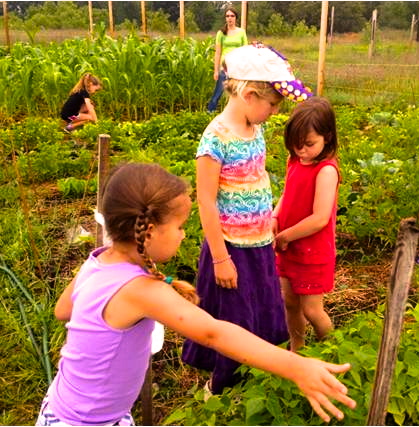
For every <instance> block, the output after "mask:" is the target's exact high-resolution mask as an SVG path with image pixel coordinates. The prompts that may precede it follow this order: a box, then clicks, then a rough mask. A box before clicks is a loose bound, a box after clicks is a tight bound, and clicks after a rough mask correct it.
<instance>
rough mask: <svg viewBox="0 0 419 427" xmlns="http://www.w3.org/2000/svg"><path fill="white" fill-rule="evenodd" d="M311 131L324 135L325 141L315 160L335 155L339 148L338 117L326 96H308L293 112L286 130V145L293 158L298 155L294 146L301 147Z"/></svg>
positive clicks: (318, 160)
mask: <svg viewBox="0 0 419 427" xmlns="http://www.w3.org/2000/svg"><path fill="white" fill-rule="evenodd" d="M311 131H314V132H316V133H317V134H318V135H321V136H323V138H324V142H325V145H324V148H323V151H322V152H321V153H320V154H319V155H318V156H317V157H316V159H315V161H316V162H320V161H321V160H324V159H326V158H332V157H335V156H336V152H337V148H338V139H337V131H336V117H335V112H334V111H333V108H332V106H331V104H330V102H329V101H328V100H327V99H326V98H322V97H319V96H313V97H311V98H308V99H307V100H305V101H303V102H301V103H299V104H298V105H297V106H296V107H295V109H294V110H293V112H292V113H291V116H290V118H289V119H288V122H287V123H286V125H285V131H284V140H285V146H286V147H287V150H288V151H289V153H290V156H291V158H295V157H297V155H296V154H295V151H294V147H295V148H301V147H302V146H303V145H304V143H305V140H306V138H307V135H308V133H310V132H311Z"/></svg>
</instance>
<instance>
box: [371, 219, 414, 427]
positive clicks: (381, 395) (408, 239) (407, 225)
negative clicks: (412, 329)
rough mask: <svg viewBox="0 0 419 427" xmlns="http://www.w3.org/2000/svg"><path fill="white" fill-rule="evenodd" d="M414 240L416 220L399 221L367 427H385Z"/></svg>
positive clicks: (410, 273)
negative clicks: (383, 426)
mask: <svg viewBox="0 0 419 427" xmlns="http://www.w3.org/2000/svg"><path fill="white" fill-rule="evenodd" d="M418 237H419V228H418V227H417V225H416V220H415V219H414V218H408V219H403V220H402V221H401V222H400V227H399V234H398V236H397V242H396V250H395V252H394V256H393V265H392V269H391V274H390V283H389V288H388V291H387V302H386V311H385V317H384V327H383V334H382V337H381V344H380V352H379V354H378V362H377V367H376V371H375V380H374V388H373V392H372V396H371V405H370V408H369V412H368V420H367V423H366V425H368V426H382V425H385V419H386V414H387V405H388V402H389V398H390V391H391V383H392V379H393V374H394V368H395V365H396V360H397V351H398V346H399V341H400V334H401V331H402V327H403V318H404V314H405V309H406V302H407V295H408V292H409V286H410V281H411V278H412V273H413V267H414V264H415V255H416V248H417V245H418Z"/></svg>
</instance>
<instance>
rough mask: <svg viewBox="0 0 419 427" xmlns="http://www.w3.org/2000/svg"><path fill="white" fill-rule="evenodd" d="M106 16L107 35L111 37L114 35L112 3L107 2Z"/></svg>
mask: <svg viewBox="0 0 419 427" xmlns="http://www.w3.org/2000/svg"><path fill="white" fill-rule="evenodd" d="M108 14H109V34H110V36H111V37H114V35H115V26H114V24H113V8H112V2H111V1H108Z"/></svg>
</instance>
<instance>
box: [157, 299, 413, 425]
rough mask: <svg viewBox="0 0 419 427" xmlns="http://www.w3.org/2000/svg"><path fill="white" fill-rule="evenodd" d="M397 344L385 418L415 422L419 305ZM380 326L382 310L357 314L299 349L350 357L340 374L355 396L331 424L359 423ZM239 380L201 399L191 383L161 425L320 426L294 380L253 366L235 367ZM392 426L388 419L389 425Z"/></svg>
mask: <svg viewBox="0 0 419 427" xmlns="http://www.w3.org/2000/svg"><path fill="white" fill-rule="evenodd" d="M406 318H407V320H408V321H407V322H406V323H405V327H404V333H403V335H402V340H401V344H400V348H399V355H398V360H397V363H396V370H395V374H394V379H395V380H394V381H393V388H392V391H391V396H390V403H389V406H388V408H387V411H388V417H390V419H389V422H390V423H391V422H395V423H397V425H412V424H413V425H414V424H417V423H418V422H419V408H418V405H417V402H418V399H419V388H418V386H417V375H418V369H419V368H418V366H419V364H418V362H419V356H418V355H417V353H416V352H415V351H414V349H415V348H417V347H418V345H419V342H418V340H419V305H416V306H415V307H412V306H411V307H409V309H408V311H407V315H406ZM381 329H382V310H380V311H379V312H378V313H377V314H375V313H368V312H367V313H360V314H358V315H357V316H355V317H354V318H353V319H352V320H351V321H349V322H348V323H347V324H346V325H344V326H343V327H342V328H340V329H339V330H336V331H334V332H333V334H332V335H331V336H330V338H329V339H328V340H326V341H323V342H321V343H311V345H309V346H308V347H305V348H304V350H303V351H302V353H303V354H304V355H305V356H307V357H316V358H321V359H323V360H327V361H330V362H333V363H346V362H348V361H349V362H350V363H351V365H352V368H351V370H350V371H349V372H348V373H346V374H345V375H344V376H342V377H341V378H340V379H341V381H343V382H344V384H345V385H346V386H347V387H348V389H349V394H350V396H351V397H352V398H353V399H355V400H356V401H357V407H356V408H355V409H354V410H349V409H347V408H343V411H344V413H345V418H344V420H342V421H336V420H334V422H336V424H335V425H365V422H366V417H367V413H368V408H369V406H370V403H371V402H370V395H371V391H372V384H373V382H374V373H375V366H376V362H377V351H378V350H377V349H378V348H379V341H380V332H381ZM239 369H240V373H241V374H242V376H243V378H244V380H243V381H242V382H241V383H239V384H237V385H236V386H234V387H233V388H231V389H225V391H224V393H223V394H221V395H215V396H212V397H210V398H209V399H208V400H207V401H205V400H204V391H203V389H199V390H198V389H197V387H194V388H192V389H191V390H190V391H189V397H188V398H187V399H186V400H185V402H184V404H183V405H181V407H179V408H178V409H176V410H175V411H174V412H172V413H171V414H170V415H169V416H168V417H167V418H166V419H165V421H164V424H165V425H172V424H174V423H175V424H178V425H320V424H322V421H321V420H320V419H319V418H318V416H317V415H316V414H314V412H313V410H312V409H311V407H310V405H309V404H308V401H307V400H306V399H305V398H304V397H303V396H302V395H301V393H300V392H299V390H298V389H297V387H296V386H295V385H293V384H292V383H290V382H289V381H286V380H284V379H281V378H278V377H275V376H273V375H270V374H266V373H264V372H262V371H260V370H258V369H253V368H249V367H245V366H242V367H240V368H239ZM390 425H392V424H390Z"/></svg>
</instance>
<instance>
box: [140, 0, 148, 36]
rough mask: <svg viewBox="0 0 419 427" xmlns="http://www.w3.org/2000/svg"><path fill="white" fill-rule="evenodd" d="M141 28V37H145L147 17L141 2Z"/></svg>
mask: <svg viewBox="0 0 419 427" xmlns="http://www.w3.org/2000/svg"><path fill="white" fill-rule="evenodd" d="M141 26H142V29H143V35H144V36H146V35H147V15H146V13H145V1H142V2H141Z"/></svg>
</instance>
